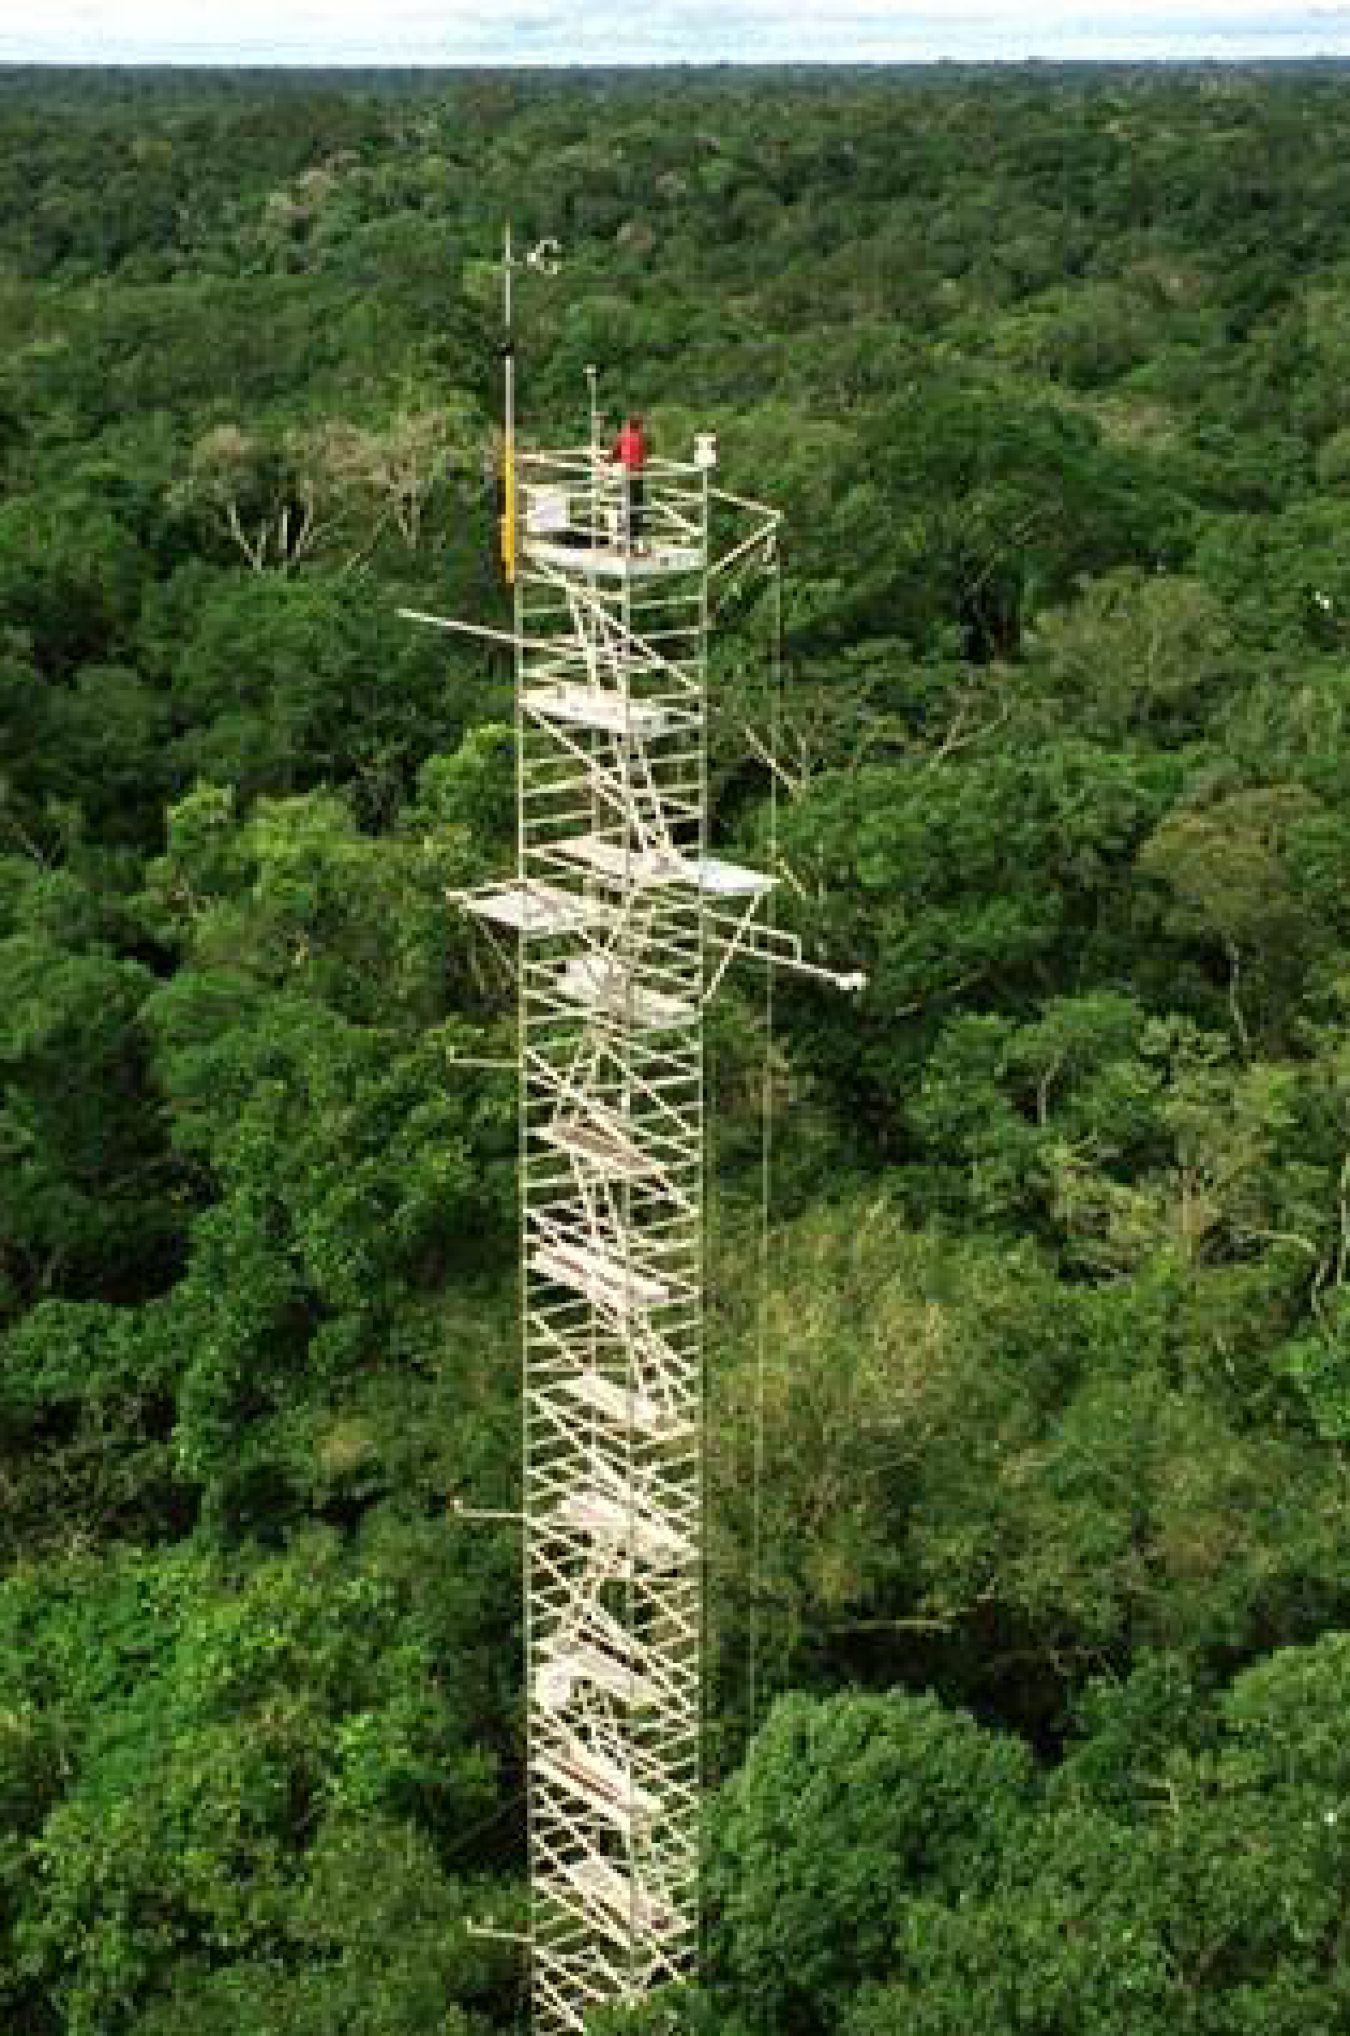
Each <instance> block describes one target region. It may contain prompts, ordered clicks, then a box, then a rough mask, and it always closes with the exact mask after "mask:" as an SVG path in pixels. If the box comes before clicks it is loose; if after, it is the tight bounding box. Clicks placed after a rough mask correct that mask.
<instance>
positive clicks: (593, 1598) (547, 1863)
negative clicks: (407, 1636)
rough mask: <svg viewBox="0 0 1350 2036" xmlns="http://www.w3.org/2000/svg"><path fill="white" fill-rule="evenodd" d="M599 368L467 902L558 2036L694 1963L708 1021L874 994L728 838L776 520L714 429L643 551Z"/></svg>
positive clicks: (536, 473) (555, 472)
mask: <svg viewBox="0 0 1350 2036" xmlns="http://www.w3.org/2000/svg"><path fill="white" fill-rule="evenodd" d="M508 255H509V248H508ZM508 301H509V300H508ZM508 347H509V334H508ZM507 379H508V385H509V383H510V381H511V379H512V375H511V361H510V356H509V354H508V360H507ZM591 382H592V388H591V430H590V439H589V443H588V444H586V445H585V446H582V447H579V448H575V449H567V450H562V451H555V452H523V453H522V452H518V451H517V450H516V448H515V444H514V417H513V416H512V417H511V418H510V419H509V420H508V422H509V425H510V427H511V428H510V430H509V434H508V448H507V457H508V461H509V463H510V471H509V476H508V484H507V488H506V490H505V496H506V516H507V517H508V518H509V519H510V527H509V528H508V529H504V531H503V560H504V562H506V563H507V569H508V574H509V576H511V577H512V579H513V583H514V589H515V626H514V630H513V631H512V632H510V640H511V641H513V643H514V645H515V654H516V709H515V723H516V745H517V751H516V753H517V797H518V813H517V820H518V834H517V840H518V853H517V868H516V872H515V876H514V879H513V880H511V881H509V882H504V883H501V884H497V885H491V886H488V887H486V888H483V889H480V890H478V891H476V892H473V893H470V894H467V895H465V896H464V897H463V898H462V900H461V902H462V903H463V904H464V905H465V906H466V907H467V909H468V910H469V911H471V912H472V913H474V914H475V915H477V916H478V917H479V918H480V919H482V920H483V921H485V922H488V923H489V924H493V925H495V926H497V927H503V928H507V929H509V930H510V931H511V932H512V933H513V934H514V935H516V936H517V937H518V940H519V1057H520V1095H521V1155H520V1200H521V1234H522V1260H523V1263H522V1316H523V1322H522V1333H523V1345H524V1503H523V1525H524V1543H525V1593H526V1647H527V1654H528V1660H527V1682H526V1692H527V1698H526V1700H527V1739H528V1747H527V1752H528V1805H529V1807H528V1818H529V1865H530V1902H531V1908H530V1925H529V1931H528V1947H529V1952H530V1959H531V2000H532V2019H533V2028H534V2031H535V2036H577V2032H582V2031H584V2029H585V2028H586V2025H587V2019H588V2016H589V2015H590V2013H591V2011H592V2010H593V2009H595V2008H597V2007H598V2006H600V2005H601V2004H603V2003H612V2002H616V2001H634V2000H639V1999H641V1998H642V1997H643V1996H644V1995H646V1994H648V1993H650V1992H651V1991H653V1990H654V1989H655V1988H657V1987H660V1986H662V1985H663V1984H665V1983H666V1982H669V1981H678V1980H681V1979H687V1978H689V1977H691V1976H692V1975H693V1972H694V1969H695V1963H696V1954H697V1945H698V1920H699V1911H698V1864H699V1849H700V1807H701V1806H700V1783H701V1774H700V1752H701V1722H702V1721H701V1712H702V1658H701V1655H702V1624H703V1579H702V1563H703V1517H702V1485H703V1474H702V1436H703V1418H704V1415H703V1335H704V1324H703V1308H704V1262H703V1237H704V1210H703V1203H704V1170H705V1139H704V1112H705V1095H704V1064H703V1010H704V1005H705V1003H706V1001H707V998H708V997H709V995H710V994H711V993H712V991H713V990H714V989H715V988H716V986H717V984H718V983H719V982H720V980H721V976H722V974H723V972H724V970H725V967H726V965H727V963H728V961H729V960H730V959H731V957H732V956H733V954H735V953H737V952H744V953H749V954H757V955H759V956H760V957H761V958H765V959H771V960H774V961H777V962H778V963H780V964H785V965H786V966H788V967H790V968H796V969H801V970H804V971H805V972H807V973H810V974H814V975H818V976H822V977H825V978H826V979H828V980H831V981H834V982H838V983H842V984H845V985H846V986H851V985H853V984H854V983H855V982H856V981H857V980H858V979H857V978H854V977H844V976H839V975H837V974H836V973H835V972H833V971H831V970H828V969H823V968H816V967H814V966H812V965H811V964H808V963H806V962H804V961H803V959H802V957H801V952H800V948H799V946H798V944H797V942H796V941H795V939H794V938H792V937H791V936H787V935H784V934H781V933H779V932H777V931H776V930H775V929H773V928H772V927H769V926H766V925H764V924H763V923H761V922H760V920H759V919H758V918H757V914H758V912H759V909H760V907H761V905H762V904H763V901H764V900H765V898H766V896H767V894H768V892H769V891H770V889H771V885H772V879H771V878H770V877H768V876H765V875H762V874H760V873H759V872H757V871H755V870H750V869H745V868H742V867H740V866H738V865H736V864H733V863H730V862H726V861H723V860H721V859H718V858H716V857H713V856H711V855H710V854H709V853H708V842H707V830H708V801H707V654H708V619H709V602H708V586H709V577H710V574H714V573H716V572H717V571H718V570H719V569H720V568H721V567H722V566H725V565H726V564H728V563H732V562H735V561H736V560H738V559H740V558H742V557H743V556H744V555H747V554H748V553H752V552H753V550H754V548H755V547H756V546H759V547H763V546H764V545H766V544H767V543H770V542H771V541H772V538H773V534H774V531H775V529H776V525H777V518H776V516H775V515H774V514H773V512H771V511H768V510H765V509H763V508H762V507H760V506H759V505H756V504H752V503H747V502H743V501H738V500H737V499H736V498H733V497H730V496H726V495H724V494H721V493H720V492H719V491H717V490H715V489H713V488H712V487H711V485H710V481H711V470H712V467H713V464H714V458H715V454H714V449H713V441H712V439H711V437H705V438H702V439H700V440H699V441H698V442H697V446H696V449H695V452H694V456H693V457H692V458H690V459H687V460H679V459H669V458H659V459H654V460H651V461H649V462H648V464H647V467H646V473H645V495H646V500H645V511H644V517H643V523H642V533H641V536H640V537H638V536H637V535H636V534H635V532H634V530H633V527H632V520H631V517H630V514H629V509H630V504H629V503H628V502H627V500H626V499H625V492H624V491H625V486H626V483H625V481H624V478H623V476H622V475H621V474H620V473H619V472H618V471H617V470H616V469H615V468H614V467H613V466H612V465H611V463H610V461H609V459H608V458H607V457H606V455H605V454H604V452H603V451H602V450H601V447H600V445H599V443H598V433H597V430H596V425H595V402H594V378H593V375H592V376H591ZM714 502H716V503H717V504H719V505H720V507H721V509H722V511H723V513H725V514H727V515H728V516H731V517H736V518H739V519H740V527H739V529H738V530H735V531H734V532H733V536H734V538H735V540H737V541H734V542H733V543H732V544H731V547H730V549H729V550H728V551H726V552H725V553H724V554H722V556H721V557H720V558H719V557H717V556H715V555H714V554H713V552H712V551H711V549H710V527H709V519H710V511H711V508H712V506H713V504H714ZM405 612H408V611H405ZM414 619H417V620H422V621H434V622H439V623H440V626H443V627H446V628H451V629H460V630H465V631H467V633H469V634H472V635H497V636H500V635H503V634H505V632H492V631H482V630H478V629H475V628H474V627H473V626H472V625H468V624H463V623H453V622H445V621H442V620H441V618H436V617H430V616H416V617H415V618H414Z"/></svg>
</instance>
